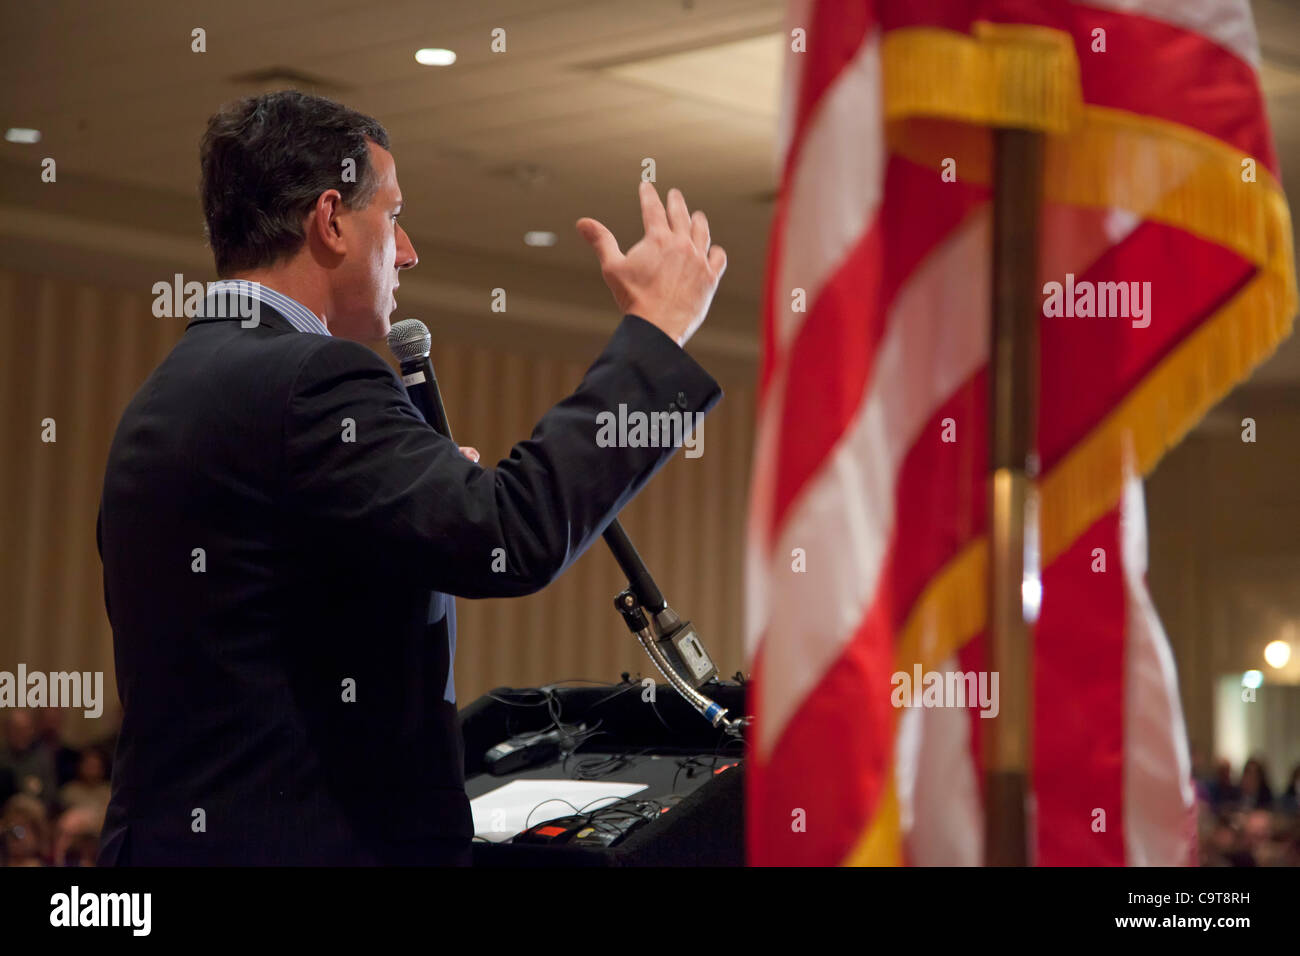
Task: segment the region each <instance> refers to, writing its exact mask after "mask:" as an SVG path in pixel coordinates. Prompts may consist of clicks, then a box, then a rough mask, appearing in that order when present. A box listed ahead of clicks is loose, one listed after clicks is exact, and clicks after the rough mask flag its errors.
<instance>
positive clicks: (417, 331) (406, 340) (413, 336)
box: [388, 319, 433, 362]
mask: <svg viewBox="0 0 1300 956" xmlns="http://www.w3.org/2000/svg"><path fill="white" fill-rule="evenodd" d="M432 346H433V336H431V335H430V334H429V329H428V327H427V326H426V325H425V324H424V323H423V322H421V321H420V320H419V319H402V321H400V322H398V323H396V324H395V325H393V327H392V328H390V329H389V330H388V347H389V349H391V350H392V353H393V354H394V355H396V356H397V360H398V361H399V362H405V361H407V360H408V359H421V358H427V357H428V355H429V349H430V348H432Z"/></svg>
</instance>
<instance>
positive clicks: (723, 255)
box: [709, 246, 727, 279]
mask: <svg viewBox="0 0 1300 956" xmlns="http://www.w3.org/2000/svg"><path fill="white" fill-rule="evenodd" d="M709 268H710V269H712V270H713V278H715V279H720V278H722V273H724V272H726V271H727V252H726V250H725V249H723V248H722V246H714V247H713V248H711V249H710V250H709Z"/></svg>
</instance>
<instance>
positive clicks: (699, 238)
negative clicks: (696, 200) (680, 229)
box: [691, 209, 709, 252]
mask: <svg viewBox="0 0 1300 956" xmlns="http://www.w3.org/2000/svg"><path fill="white" fill-rule="evenodd" d="M691 242H693V243H695V248H696V249H699V250H700V252H708V251H709V217H708V216H706V215H704V213H703V212H701V211H700V210H698V209H697V210H695V212H693V213H691Z"/></svg>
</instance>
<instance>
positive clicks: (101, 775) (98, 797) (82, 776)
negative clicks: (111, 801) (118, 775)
mask: <svg viewBox="0 0 1300 956" xmlns="http://www.w3.org/2000/svg"><path fill="white" fill-rule="evenodd" d="M110 796H112V788H111V787H110V786H109V783H108V759H107V758H106V757H105V756H104V754H103V752H102V751H101V750H100V749H99V748H98V747H87V748H86V749H85V750H83V751H81V760H80V762H79V763H78V765H77V779H75V780H73V781H71V782H69V783H66V784H64V785H63V786H62V787H61V788H60V789H59V804H60V805H61V806H62V807H64V808H65V809H68V810H71V809H73V808H76V807H83V808H86V809H89V810H90V811H91V812H92V813H98V814H99V815H100V816H101V817H102V816H103V815H104V813H105V812H106V811H107V810H108V798H109V797H110Z"/></svg>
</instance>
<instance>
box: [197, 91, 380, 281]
mask: <svg viewBox="0 0 1300 956" xmlns="http://www.w3.org/2000/svg"><path fill="white" fill-rule="evenodd" d="M367 140H374V141H375V142H376V143H377V144H378V145H380V146H382V147H383V148H384V149H387V148H388V132H387V131H386V130H385V129H384V128H383V127H382V126H380V125H379V123H378V122H376V121H375V120H374V119H371V118H370V117H369V116H366V115H364V114H362V113H358V112H357V111H356V110H350V109H348V108H347V107H346V106H342V105H340V104H338V103H335V102H334V101H333V100H327V99H325V98H324V97H320V96H310V95H308V94H306V93H299V92H297V91H294V90H284V91H281V92H278V93H266V94H263V95H262V96H251V97H248V98H247V99H243V100H239V101H238V102H235V103H230V104H227V105H226V106H224V107H222V108H221V109H220V110H219V111H218V112H217V113H215V114H214V115H213V116H212V118H211V119H209V120H208V129H207V132H205V133H204V134H203V143H202V145H201V146H200V147H199V165H200V167H201V169H202V179H201V180H200V183H199V190H200V195H201V196H202V198H203V217H204V219H205V220H206V223H207V235H208V243H209V244H210V245H211V246H212V252H213V255H214V256H215V258H216V264H217V275H218V276H220V277H222V278H226V277H228V276H230V275H233V274H234V273H237V272H245V271H248V270H250V269H258V268H261V267H263V266H268V265H271V264H272V263H274V262H275V261H277V260H278V259H280V258H282V257H284V256H287V255H291V254H292V253H294V252H296V251H297V250H298V248H299V247H300V246H301V245H302V242H303V239H304V238H305V237H304V234H303V220H304V218H305V217H306V215H307V213H308V212H309V211H310V210H311V208H312V206H314V205H315V203H316V199H317V197H319V196H320V194H321V193H323V192H325V190H327V189H337V190H338V191H339V194H340V195H341V196H342V197H343V203H344V205H346V206H347V207H349V208H353V209H355V208H362V207H364V206H365V205H366V203H368V202H370V197H371V196H373V195H374V193H375V189H376V188H377V187H378V185H379V183H378V181H377V180H376V178H375V172H374V169H373V168H372V167H371V165H370V153H369V150H368V148H367V146H366V141H367ZM346 159H351V160H353V161H354V162H355V168H354V169H353V172H354V173H355V175H354V176H350V177H348V179H354V180H355V181H354V182H349V181H347V180H346V179H345V178H344V175H343V173H344V171H345V169H346V168H347V166H345V163H344V160H346Z"/></svg>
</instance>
